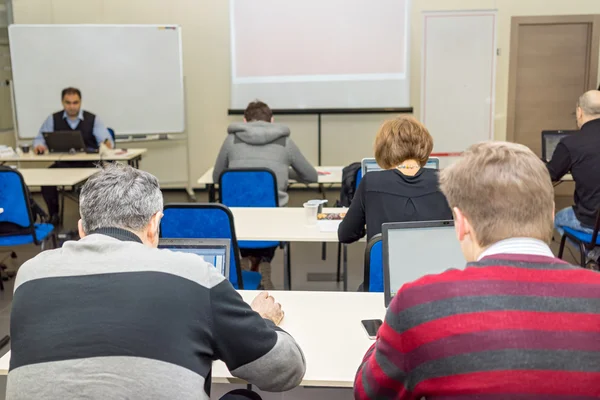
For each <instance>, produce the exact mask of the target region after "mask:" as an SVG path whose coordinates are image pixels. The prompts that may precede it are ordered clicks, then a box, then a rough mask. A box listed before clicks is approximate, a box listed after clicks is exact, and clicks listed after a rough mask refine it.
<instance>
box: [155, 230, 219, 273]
mask: <svg viewBox="0 0 600 400" xmlns="http://www.w3.org/2000/svg"><path fill="white" fill-rule="evenodd" d="M158 248H159V249H168V250H171V251H177V252H182V253H191V254H195V255H197V256H200V257H202V258H203V259H204V261H206V262H207V263H209V264H210V265H213V266H214V267H215V268H216V269H217V270H218V271H219V272H220V273H221V275H223V276H225V277H229V263H230V261H229V255H230V251H229V248H230V241H229V239H163V238H161V239H160V240H159V242H158Z"/></svg>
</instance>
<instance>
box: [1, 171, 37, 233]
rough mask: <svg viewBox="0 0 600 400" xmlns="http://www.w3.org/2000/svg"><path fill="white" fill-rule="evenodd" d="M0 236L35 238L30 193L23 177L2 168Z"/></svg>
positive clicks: (16, 172) (17, 172)
mask: <svg viewBox="0 0 600 400" xmlns="http://www.w3.org/2000/svg"><path fill="white" fill-rule="evenodd" d="M0 208H2V209H3V212H2V213H0V235H15V234H17V235H26V234H31V235H33V237H34V241H35V242H36V243H37V239H36V237H35V229H34V221H33V215H32V213H31V207H30V206H29V191H28V190H27V186H26V185H25V181H24V180H23V176H22V175H21V173H20V172H19V171H17V170H16V169H13V168H10V167H5V166H0Z"/></svg>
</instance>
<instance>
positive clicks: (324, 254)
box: [321, 242, 327, 261]
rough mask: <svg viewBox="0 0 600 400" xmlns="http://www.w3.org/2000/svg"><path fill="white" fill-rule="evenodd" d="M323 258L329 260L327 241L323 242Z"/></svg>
mask: <svg viewBox="0 0 600 400" xmlns="http://www.w3.org/2000/svg"><path fill="white" fill-rule="evenodd" d="M321 260H323V261H325V260H327V243H325V242H323V243H321Z"/></svg>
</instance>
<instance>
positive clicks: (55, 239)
mask: <svg viewBox="0 0 600 400" xmlns="http://www.w3.org/2000/svg"><path fill="white" fill-rule="evenodd" d="M52 248H53V249H58V235H57V234H56V232H52Z"/></svg>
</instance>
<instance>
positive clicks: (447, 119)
mask: <svg viewBox="0 0 600 400" xmlns="http://www.w3.org/2000/svg"><path fill="white" fill-rule="evenodd" d="M421 79H422V83H421V121H422V122H423V123H424V124H425V126H427V128H428V129H429V131H430V132H431V134H432V136H433V139H434V148H433V150H434V153H440V152H441V153H454V152H462V151H464V150H465V149H466V148H467V147H469V146H470V145H472V144H474V143H478V142H482V141H485V140H490V139H493V138H494V97H495V82H496V11H493V10H492V11H490V10H485V11H468V12H467V11H448V12H446V11H444V12H424V13H423V60H422V64H421Z"/></svg>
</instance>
